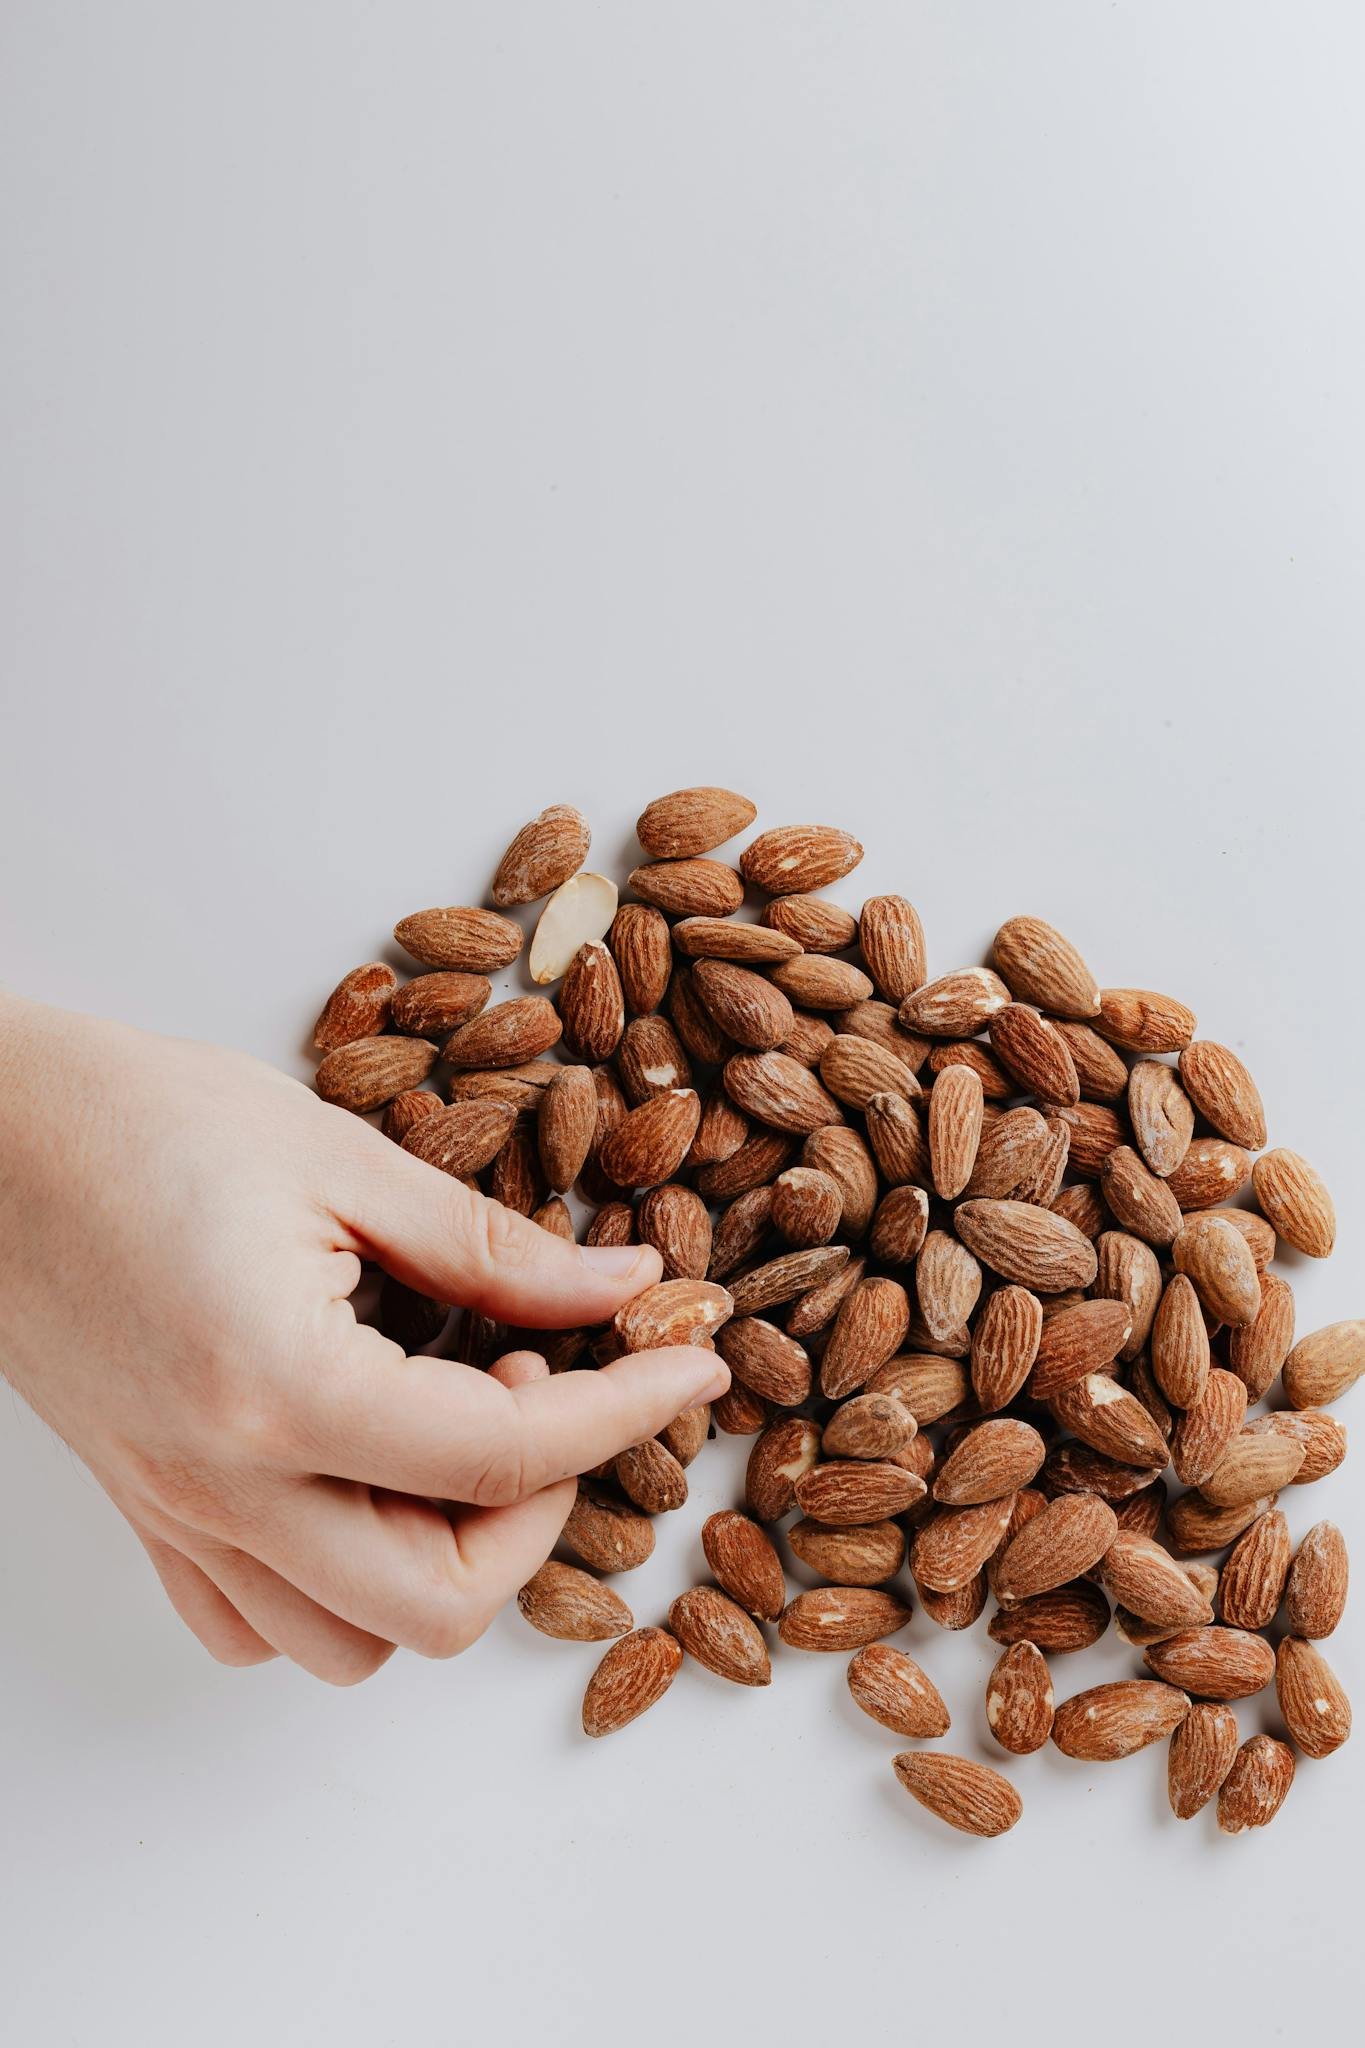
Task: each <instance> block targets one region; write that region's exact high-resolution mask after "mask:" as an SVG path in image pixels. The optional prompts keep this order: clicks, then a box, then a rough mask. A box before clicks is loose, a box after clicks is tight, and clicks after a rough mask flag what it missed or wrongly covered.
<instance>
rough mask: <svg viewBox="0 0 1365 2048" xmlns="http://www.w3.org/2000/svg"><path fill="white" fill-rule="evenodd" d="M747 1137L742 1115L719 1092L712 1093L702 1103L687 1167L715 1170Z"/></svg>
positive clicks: (721, 1092)
mask: <svg viewBox="0 0 1365 2048" xmlns="http://www.w3.org/2000/svg"><path fill="white" fill-rule="evenodd" d="M750 1135H751V1127H750V1124H749V1119H748V1117H747V1116H745V1114H744V1112H743V1111H742V1110H739V1109H736V1108H735V1105H734V1103H733V1102H731V1100H730V1098H729V1096H728V1095H727V1094H726V1093H725V1091H724V1089H723V1088H716V1089H713V1090H712V1091H711V1093H710V1094H709V1095H706V1096H704V1097H703V1099H702V1106H701V1122H700V1123H699V1124H698V1125H697V1135H696V1137H695V1138H694V1139H693V1140H692V1149H691V1151H690V1152H689V1153H688V1155H687V1163H688V1165H689V1166H696V1167H702V1166H718V1165H720V1163H721V1162H722V1161H723V1160H726V1159H733V1158H734V1155H735V1154H736V1152H738V1150H739V1148H740V1146H741V1145H742V1144H743V1143H744V1141H745V1140H746V1138H748V1137H749V1136H750Z"/></svg>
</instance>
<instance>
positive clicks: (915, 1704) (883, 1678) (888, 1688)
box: [848, 1643, 950, 1741]
mask: <svg viewBox="0 0 1365 2048" xmlns="http://www.w3.org/2000/svg"><path fill="white" fill-rule="evenodd" d="M848 1689H849V1691H850V1692H851V1693H852V1695H853V1698H854V1700H855V1701H856V1703H857V1704H858V1705H859V1706H860V1707H861V1708H862V1710H863V1712H864V1713H865V1714H870V1715H871V1716H872V1719H873V1720H874V1721H880V1722H881V1724H882V1726H883V1728H890V1729H891V1730H892V1732H893V1733H894V1734H896V1735H909V1736H913V1737H915V1738H916V1739H917V1740H919V1741H927V1740H929V1739H931V1738H932V1737H933V1736H935V1735H946V1734H947V1732H948V1728H949V1726H950V1721H949V1715H948V1709H947V1707H946V1706H945V1705H944V1704H943V1698H942V1695H941V1694H940V1692H939V1690H938V1687H937V1686H936V1685H935V1684H934V1682H933V1680H932V1679H931V1678H930V1677H929V1676H928V1675H927V1673H926V1672H923V1671H921V1669H920V1667H919V1665H918V1664H917V1663H916V1662H915V1660H914V1658H913V1657H907V1656H906V1654H905V1652H904V1650H893V1649H891V1648H889V1647H888V1646H887V1645H886V1644H884V1643H869V1644H868V1646H867V1648H866V1649H863V1650H859V1651H858V1653H857V1655H856V1656H855V1657H852V1658H850V1660H849V1666H848Z"/></svg>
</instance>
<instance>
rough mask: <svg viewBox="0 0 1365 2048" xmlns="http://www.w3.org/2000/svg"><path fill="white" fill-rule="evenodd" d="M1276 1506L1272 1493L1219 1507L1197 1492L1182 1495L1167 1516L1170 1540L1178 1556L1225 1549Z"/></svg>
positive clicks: (1192, 1555) (1167, 1531)
mask: <svg viewBox="0 0 1365 2048" xmlns="http://www.w3.org/2000/svg"><path fill="white" fill-rule="evenodd" d="M1272 1505H1273V1496H1272V1495H1269V1494H1267V1495H1265V1496H1264V1497H1263V1498H1262V1499H1260V1500H1253V1501H1248V1502H1247V1503H1246V1504H1245V1506H1243V1507H1237V1508H1216V1507H1213V1506H1211V1505H1210V1503H1209V1502H1208V1501H1206V1500H1204V1499H1203V1498H1202V1497H1201V1496H1200V1495H1199V1494H1197V1493H1186V1494H1182V1496H1181V1498H1180V1499H1179V1500H1178V1501H1176V1502H1174V1503H1173V1505H1172V1506H1171V1507H1170V1509H1169V1510H1168V1512H1167V1515H1166V1537H1167V1541H1168V1542H1169V1544H1170V1547H1171V1549H1172V1550H1173V1551H1174V1552H1175V1554H1176V1556H1177V1557H1197V1556H1198V1555H1199V1554H1200V1553H1201V1552H1203V1551H1209V1550H1223V1549H1225V1548H1226V1547H1227V1545H1228V1544H1229V1543H1235V1542H1236V1540H1237V1538H1238V1537H1239V1536H1240V1535H1241V1533H1242V1531H1243V1530H1244V1529H1248V1528H1250V1526H1251V1524H1252V1523H1253V1522H1254V1521H1255V1519H1256V1517H1257V1515H1263V1514H1264V1513H1265V1511H1266V1509H1267V1508H1268V1507H1271V1506H1272Z"/></svg>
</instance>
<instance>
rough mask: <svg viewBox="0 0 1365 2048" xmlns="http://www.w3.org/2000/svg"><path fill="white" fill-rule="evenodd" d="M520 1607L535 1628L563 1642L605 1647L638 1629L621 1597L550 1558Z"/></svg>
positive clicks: (519, 1597)
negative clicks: (613, 1639) (619, 1637)
mask: <svg viewBox="0 0 1365 2048" xmlns="http://www.w3.org/2000/svg"><path fill="white" fill-rule="evenodd" d="M517 1606H518V1607H519V1608H520V1609H521V1612H522V1613H523V1614H524V1615H525V1617H526V1619H527V1621H529V1622H530V1624H531V1626H532V1628H537V1629H539V1630H540V1632H541V1634H542V1635H546V1636H557V1637H558V1638H559V1639H560V1641H561V1642H569V1643H602V1642H607V1641H609V1640H610V1638H611V1637H613V1636H623V1635H625V1634H626V1633H627V1632H628V1630H630V1629H632V1628H633V1627H634V1626H635V1623H634V1620H633V1619H632V1616H631V1612H630V1609H629V1608H628V1607H627V1605H626V1603H625V1601H624V1600H623V1599H622V1598H621V1596H620V1594H619V1593H613V1591H612V1589H611V1587H610V1586H604V1585H602V1584H601V1582H600V1581H599V1580H597V1579H595V1578H593V1576H592V1574H591V1573H590V1572H585V1571H580V1570H579V1568H578V1566H577V1565H573V1564H560V1563H559V1561H558V1559H556V1558H553V1557H552V1558H548V1559H547V1560H546V1562H545V1563H544V1564H543V1565H542V1566H541V1567H540V1570H539V1571H538V1572H536V1573H534V1574H533V1575H532V1577H531V1578H529V1579H528V1580H527V1581H526V1584H525V1585H524V1586H523V1587H522V1589H521V1591H520V1592H519V1593H518V1594H517Z"/></svg>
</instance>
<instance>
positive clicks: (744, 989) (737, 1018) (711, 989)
mask: <svg viewBox="0 0 1365 2048" xmlns="http://www.w3.org/2000/svg"><path fill="white" fill-rule="evenodd" d="M692 986H693V988H694V989H695V990H696V991H697V994H698V995H699V996H700V997H701V999H702V1001H703V1002H704V1003H705V1005H706V1007H707V1009H708V1010H709V1011H710V1012H711V1015H712V1016H713V1017H714V1018H715V1020H716V1022H717V1024H719V1026H720V1028H721V1030H722V1031H724V1032H725V1033H726V1035H727V1036H728V1037H730V1038H733V1039H734V1041H735V1044H736V1045H742V1046H744V1047H746V1048H747V1049H748V1050H749V1051H751V1052H771V1051H773V1050H774V1048H775V1047H777V1046H779V1045H781V1043H782V1041H783V1039H784V1038H786V1037H787V1036H788V1034H789V1033H790V1031H791V1028H792V1025H793V1023H794V1021H795V1017H794V1013H793V1010H792V1006H791V1003H790V1001H789V1000H788V998H787V996H786V995H784V994H783V992H782V989H781V987H780V986H777V987H775V986H774V985H773V983H772V982H771V981H770V980H768V979H767V977H766V976H765V975H762V974H755V973H754V972H753V970H752V969H751V968H748V967H736V966H735V964H734V963H733V961H729V960H699V961H698V962H697V964H696V966H695V967H694V968H693V969H692Z"/></svg>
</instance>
